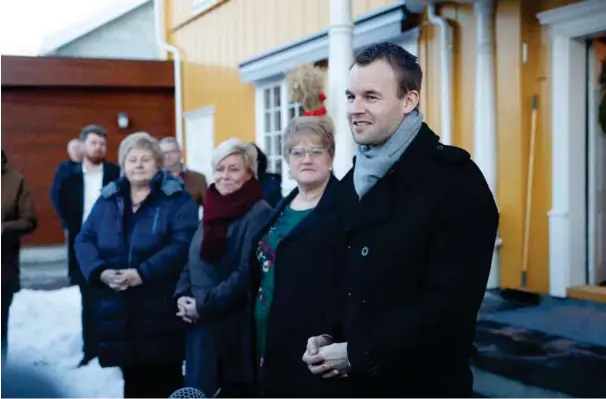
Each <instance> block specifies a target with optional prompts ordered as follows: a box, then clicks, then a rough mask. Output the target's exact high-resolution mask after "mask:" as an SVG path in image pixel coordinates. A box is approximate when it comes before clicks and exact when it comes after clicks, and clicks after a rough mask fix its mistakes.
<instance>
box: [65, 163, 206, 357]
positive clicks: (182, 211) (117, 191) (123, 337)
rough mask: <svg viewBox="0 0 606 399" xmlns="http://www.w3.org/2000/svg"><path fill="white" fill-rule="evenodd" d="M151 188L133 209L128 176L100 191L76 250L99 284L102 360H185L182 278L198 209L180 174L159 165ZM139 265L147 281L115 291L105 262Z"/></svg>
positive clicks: (85, 271)
mask: <svg viewBox="0 0 606 399" xmlns="http://www.w3.org/2000/svg"><path fill="white" fill-rule="evenodd" d="M151 185H152V191H151V193H150V194H149V196H148V197H147V198H146V200H145V201H144V202H143V204H142V205H141V208H139V210H138V211H137V213H136V215H133V216H131V217H132V218H135V219H133V220H134V227H132V229H128V230H125V229H124V228H123V226H124V211H125V206H130V205H129V203H128V200H125V196H126V195H130V193H129V188H128V183H127V182H126V179H125V178H121V179H120V180H118V181H116V182H112V183H110V184H109V185H108V186H106V187H105V188H104V189H103V191H102V192H101V196H100V197H99V200H97V202H96V203H95V206H94V207H93V210H92V211H91V213H90V216H89V217H88V218H87V220H86V223H85V224H84V226H83V228H82V231H81V232H80V234H78V236H77V237H76V245H75V247H76V248H75V249H76V255H77V257H78V262H79V264H80V268H81V270H82V273H83V275H84V277H85V278H86V280H87V281H88V283H89V284H90V285H91V287H93V288H94V289H95V290H96V293H97V298H98V301H97V302H96V306H97V314H96V316H97V317H96V318H95V321H96V323H97V331H98V355H99V362H100V364H101V365H102V366H104V367H105V366H132V365H138V364H141V365H144V364H165V363H168V364H171V363H172V364H174V363H178V362H180V361H182V360H183V358H184V354H185V352H184V349H185V323H184V322H183V321H181V320H180V319H179V318H177V317H176V316H175V313H176V307H175V306H174V302H173V300H172V296H173V292H174V289H175V285H176V284H177V281H178V279H179V276H180V274H181V270H182V269H183V266H184V264H185V262H186V261H187V247H188V246H189V243H190V241H191V237H192V235H193V234H194V231H195V229H196V226H197V225H198V208H197V206H196V204H195V203H194V202H193V200H192V199H191V197H190V196H189V194H188V193H187V192H186V191H185V189H184V187H183V183H182V182H181V180H180V179H178V178H176V177H173V176H171V175H170V174H168V173H162V172H159V173H158V175H156V177H155V178H154V179H153V181H152V183H151ZM127 268H135V269H137V271H138V272H139V275H140V276H141V279H142V280H143V284H141V285H139V286H137V287H133V288H128V289H127V290H126V291H123V292H115V291H114V290H112V289H110V288H109V287H108V286H107V285H105V284H104V283H102V282H101V280H100V276H101V273H102V272H103V271H104V270H106V269H127Z"/></svg>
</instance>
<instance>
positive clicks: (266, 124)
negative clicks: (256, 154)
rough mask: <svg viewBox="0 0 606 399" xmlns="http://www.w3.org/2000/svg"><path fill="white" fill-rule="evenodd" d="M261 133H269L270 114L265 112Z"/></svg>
mask: <svg viewBox="0 0 606 399" xmlns="http://www.w3.org/2000/svg"><path fill="white" fill-rule="evenodd" d="M263 131H264V132H265V133H268V132H271V113H269V112H265V123H264V125H263Z"/></svg>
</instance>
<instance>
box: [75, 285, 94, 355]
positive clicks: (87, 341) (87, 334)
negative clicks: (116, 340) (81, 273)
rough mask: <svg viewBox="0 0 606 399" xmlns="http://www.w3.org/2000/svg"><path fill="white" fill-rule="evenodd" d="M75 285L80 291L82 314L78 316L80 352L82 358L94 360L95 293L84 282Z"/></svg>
mask: <svg viewBox="0 0 606 399" xmlns="http://www.w3.org/2000/svg"><path fill="white" fill-rule="evenodd" d="M77 284H78V288H79V289H80V302H81V304H82V313H81V315H80V316H81V319H82V342H83V345H82V352H83V353H84V356H86V357H89V358H94V357H96V356H97V342H96V330H97V322H96V319H95V309H96V297H95V291H94V290H93V289H92V288H91V287H90V285H88V283H87V282H86V281H78V282H77Z"/></svg>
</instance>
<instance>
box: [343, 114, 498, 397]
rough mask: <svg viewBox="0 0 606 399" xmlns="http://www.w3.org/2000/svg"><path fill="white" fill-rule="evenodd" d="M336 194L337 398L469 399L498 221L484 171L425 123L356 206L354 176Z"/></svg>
mask: <svg viewBox="0 0 606 399" xmlns="http://www.w3.org/2000/svg"><path fill="white" fill-rule="evenodd" d="M341 189H342V194H343V200H342V203H341V206H342V207H343V209H344V210H345V222H344V229H345V239H346V252H347V253H346V255H345V269H344V270H345V274H344V276H343V278H342V280H341V281H342V284H343V291H342V295H343V306H342V308H341V309H340V311H339V313H338V316H335V317H336V318H337V320H338V322H337V324H336V325H335V329H334V330H333V331H332V333H333V335H335V337H336V338H337V339H338V340H340V341H346V342H348V357H349V361H350V363H351V366H352V369H351V373H350V375H349V377H348V378H347V388H348V389H347V391H346V392H344V393H343V394H344V395H346V396H358V397H371V396H372V397H469V396H470V395H471V394H472V385H473V375H472V372H471V369H470V366H469V359H470V354H471V350H472V345H473V339H474V331H475V325H476V316H477V312H478V309H479V307H480V304H481V302H482V298H483V296H484V291H485V289H486V283H487V280H488V275H489V272H490V265H491V259H492V254H493V249H494V244H495V239H496V235H497V227H498V220H499V214H498V210H497V206H496V204H495V201H494V199H493V195H492V193H491V191H490V189H489V187H488V184H487V183H486V180H485V178H484V176H483V175H482V172H481V171H480V169H479V168H478V167H477V166H476V164H475V163H474V162H473V161H472V160H471V159H470V156H469V154H468V153H467V152H466V151H465V150H463V149H460V148H457V147H451V146H447V145H443V144H441V143H440V142H439V138H438V136H436V135H435V134H434V133H433V132H432V131H431V129H430V128H429V127H428V126H427V125H426V124H423V126H422V128H421V130H420V132H419V133H418V135H417V136H416V137H415V139H414V140H413V142H412V143H411V145H410V146H409V147H408V148H407V150H406V151H405V152H404V154H403V155H402V156H401V158H400V159H399V160H398V161H397V162H396V163H395V164H394V166H393V167H392V168H391V170H390V171H389V172H388V173H387V174H386V176H385V177H383V178H382V179H380V180H379V181H378V182H377V184H376V185H375V186H374V187H373V188H371V190H370V191H369V192H368V193H367V194H366V195H364V196H363V197H362V199H361V200H359V199H358V196H357V194H356V192H355V189H354V184H353V170H352V171H350V172H349V174H347V175H346V176H345V177H344V179H343V181H342V182H341Z"/></svg>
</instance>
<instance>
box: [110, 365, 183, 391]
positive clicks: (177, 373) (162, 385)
mask: <svg viewBox="0 0 606 399" xmlns="http://www.w3.org/2000/svg"><path fill="white" fill-rule="evenodd" d="M122 376H123V378H124V397H125V398H168V397H169V396H170V394H171V393H173V392H175V391H176V390H177V389H179V388H183V372H182V369H181V363H179V364H166V365H161V366H149V365H138V366H132V367H123V368H122Z"/></svg>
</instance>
